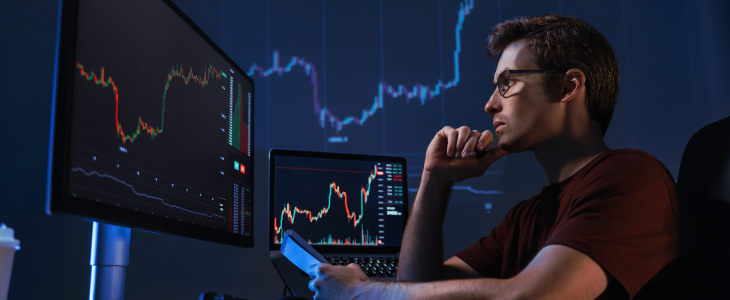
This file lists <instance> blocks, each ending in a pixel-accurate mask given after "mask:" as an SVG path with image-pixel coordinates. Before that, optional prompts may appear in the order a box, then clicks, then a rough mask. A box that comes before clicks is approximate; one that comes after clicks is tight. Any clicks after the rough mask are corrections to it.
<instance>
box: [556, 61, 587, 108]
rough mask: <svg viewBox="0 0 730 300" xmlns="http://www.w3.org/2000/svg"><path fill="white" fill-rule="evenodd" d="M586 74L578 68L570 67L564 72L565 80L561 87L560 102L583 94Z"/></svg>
mask: <svg viewBox="0 0 730 300" xmlns="http://www.w3.org/2000/svg"><path fill="white" fill-rule="evenodd" d="M585 87H586V74H585V73H583V71H581V70H580V69H575V68H573V69H570V70H568V71H567V72H565V80H564V81H563V88H562V91H561V92H560V102H563V103H566V102H568V101H571V100H573V99H575V98H577V97H578V96H579V95H583V96H585Z"/></svg>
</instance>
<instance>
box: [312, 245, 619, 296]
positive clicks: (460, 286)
mask: <svg viewBox="0 0 730 300" xmlns="http://www.w3.org/2000/svg"><path fill="white" fill-rule="evenodd" d="M312 274H313V275H316V276H317V278H316V279H315V280H312V281H311V282H310V288H311V289H312V290H314V291H316V294H315V299H347V298H352V299H454V298H458V299H595V298H596V297H598V296H599V295H600V294H601V293H602V292H603V291H604V290H605V289H606V287H607V286H608V277H607V275H606V273H605V272H604V271H603V269H602V268H601V267H600V266H599V265H598V264H597V263H596V262H595V261H593V259H591V258H590V257H588V256H587V255H585V254H583V253H581V252H579V251H577V250H574V249H573V248H570V247H566V246H562V245H549V246H546V247H545V248H543V249H542V250H540V252H539V253H538V254H537V256H535V258H534V259H533V260H532V262H530V264H529V265H528V266H527V267H526V268H525V270H523V271H522V272H520V274H518V275H517V276H515V277H513V278H510V279H491V278H477V279H459V280H445V281H434V282H378V281H371V280H369V279H368V278H367V276H366V275H365V274H364V273H363V272H362V270H360V268H359V267H358V266H357V265H355V264H351V265H349V266H347V267H341V266H332V265H327V264H319V265H317V266H316V267H315V269H314V270H312Z"/></svg>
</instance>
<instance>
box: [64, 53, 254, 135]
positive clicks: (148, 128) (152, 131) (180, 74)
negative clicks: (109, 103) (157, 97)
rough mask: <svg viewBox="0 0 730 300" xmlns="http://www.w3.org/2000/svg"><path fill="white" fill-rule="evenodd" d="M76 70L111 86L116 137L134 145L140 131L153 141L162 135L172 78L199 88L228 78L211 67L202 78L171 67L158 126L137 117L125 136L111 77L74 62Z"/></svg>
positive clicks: (116, 89)
mask: <svg viewBox="0 0 730 300" xmlns="http://www.w3.org/2000/svg"><path fill="white" fill-rule="evenodd" d="M76 69H78V70H79V75H81V76H82V77H83V78H84V79H86V81H93V82H94V84H95V85H101V86H103V87H104V88H107V87H110V86H111V88H112V91H114V102H115V106H114V121H115V124H116V129H117V137H118V138H121V139H122V144H125V143H126V142H127V141H129V142H131V143H134V140H135V139H136V138H137V136H139V134H140V133H141V132H142V131H144V132H146V133H147V135H149V136H150V138H151V139H154V138H155V137H156V136H157V135H158V134H160V133H162V131H163V130H164V125H165V101H166V99H167V90H168V89H169V88H170V82H171V81H172V80H173V79H174V78H180V79H182V80H183V82H184V83H185V85H188V83H190V81H193V82H194V83H195V84H199V85H200V86H201V87H205V86H206V85H208V83H209V82H210V78H211V77H214V78H216V79H221V77H223V78H228V75H227V74H226V73H224V72H222V71H219V70H218V69H216V68H215V67H213V66H212V65H209V66H207V67H206V71H205V73H204V75H202V76H198V75H195V74H194V73H193V68H192V67H191V68H190V69H189V71H188V74H187V75H185V71H184V69H183V67H182V65H176V66H174V67H172V69H170V71H169V72H168V73H167V79H166V81H165V91H164V93H163V94H162V113H161V117H160V126H159V127H153V126H152V125H150V124H149V123H147V122H145V121H143V120H142V117H141V116H140V117H138V123H137V129H136V130H135V131H134V132H133V133H132V134H131V135H126V134H125V133H124V130H123V129H122V124H121V122H119V89H118V88H117V85H116V83H115V82H114V80H113V79H112V77H111V76H109V77H106V76H105V70H104V67H102V68H101V74H100V77H101V78H99V77H97V76H96V74H95V73H94V71H92V72H91V73H88V72H86V71H85V70H84V66H83V65H82V64H81V63H80V62H76ZM239 92H240V87H239Z"/></svg>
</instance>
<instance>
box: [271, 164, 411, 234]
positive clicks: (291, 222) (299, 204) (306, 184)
mask: <svg viewBox="0 0 730 300" xmlns="http://www.w3.org/2000/svg"><path fill="white" fill-rule="evenodd" d="M283 159H284V158H277V162H276V168H275V172H276V174H275V177H276V179H275V182H274V183H273V184H274V186H275V187H274V189H275V197H274V198H275V199H274V204H273V206H272V208H273V209H275V211H276V213H275V215H272V217H273V220H272V221H273V224H271V226H272V227H273V229H274V230H273V231H272V233H273V235H274V243H280V242H281V241H282V239H283V236H284V232H286V230H288V229H293V230H294V231H296V232H297V233H298V234H299V235H300V236H302V238H304V239H305V240H307V241H308V242H309V243H311V244H315V245H342V246H354V245H365V246H383V245H387V244H390V245H393V244H394V243H400V237H401V235H402V230H403V228H402V226H403V219H402V217H400V216H401V215H400V214H399V213H390V214H386V212H387V211H388V210H394V211H395V210H397V211H399V212H400V211H402V207H403V205H402V203H403V201H402V200H403V199H404V198H403V195H402V194H400V193H399V192H395V195H394V192H393V190H395V191H399V187H393V186H394V185H395V186H402V182H401V181H399V180H398V177H394V176H399V174H393V173H394V172H395V173H399V172H400V170H401V169H400V167H397V168H394V167H393V166H391V165H390V164H384V163H376V162H353V161H346V162H337V161H333V160H327V159H310V160H289V161H284V162H281V163H280V160H283ZM393 170H398V171H393ZM396 199H397V200H396ZM394 200H396V201H394ZM396 207H397V208H396ZM396 219H397V220H396ZM389 222H390V223H389ZM398 222H400V223H398ZM388 224H391V226H388ZM394 224H397V225H394ZM391 227H392V229H391Z"/></svg>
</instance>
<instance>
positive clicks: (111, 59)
mask: <svg viewBox="0 0 730 300" xmlns="http://www.w3.org/2000/svg"><path fill="white" fill-rule="evenodd" d="M79 2H80V3H79V6H78V7H79V10H78V21H77V28H78V29H77V33H76V45H75V46H76V55H75V63H74V75H73V108H72V116H73V118H72V121H71V123H72V124H71V137H70V139H71V145H70V150H69V152H70V161H69V170H68V172H69V174H68V177H69V183H70V184H69V186H68V189H67V191H68V193H69V194H70V195H71V196H73V197H76V198H80V199H86V200H88V201H95V202H99V203H103V204H107V205H111V206H116V207H119V208H123V209H127V210H133V211H136V212H141V213H145V214H149V215H154V216H159V217H160V218H165V219H170V220H175V221H177V222H184V223H188V224H195V225H199V226H201V227H207V228H213V229H215V230H221V231H225V232H231V233H235V234H240V235H243V236H249V237H250V236H252V234H253V228H252V224H253V223H252V220H253V219H252V212H253V207H252V205H253V201H252V200H253V199H252V183H253V177H252V174H251V172H252V169H251V167H252V165H253V164H252V159H251V150H252V149H251V133H252V132H251V124H252V118H251V109H252V97H253V82H252V81H250V79H249V78H247V76H245V75H244V74H243V73H242V72H239V71H237V70H239V69H238V68H236V67H234V66H232V65H231V64H230V63H229V61H228V60H227V59H226V58H225V57H223V56H221V54H219V53H218V52H217V51H216V49H215V48H213V47H211V46H210V44H209V43H208V42H207V41H206V40H205V39H204V38H202V37H201V36H200V34H199V33H198V32H196V30H195V29H193V28H192V27H190V25H188V24H187V23H186V21H185V20H184V19H183V18H181V17H180V16H179V15H178V14H177V13H176V12H175V11H174V10H171V9H170V7H168V5H167V4H166V3H165V2H163V1H143V0H134V1H97V0H94V1H89V0H83V1H79ZM139 8H144V9H139ZM130 20H134V22H132V21H130Z"/></svg>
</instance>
